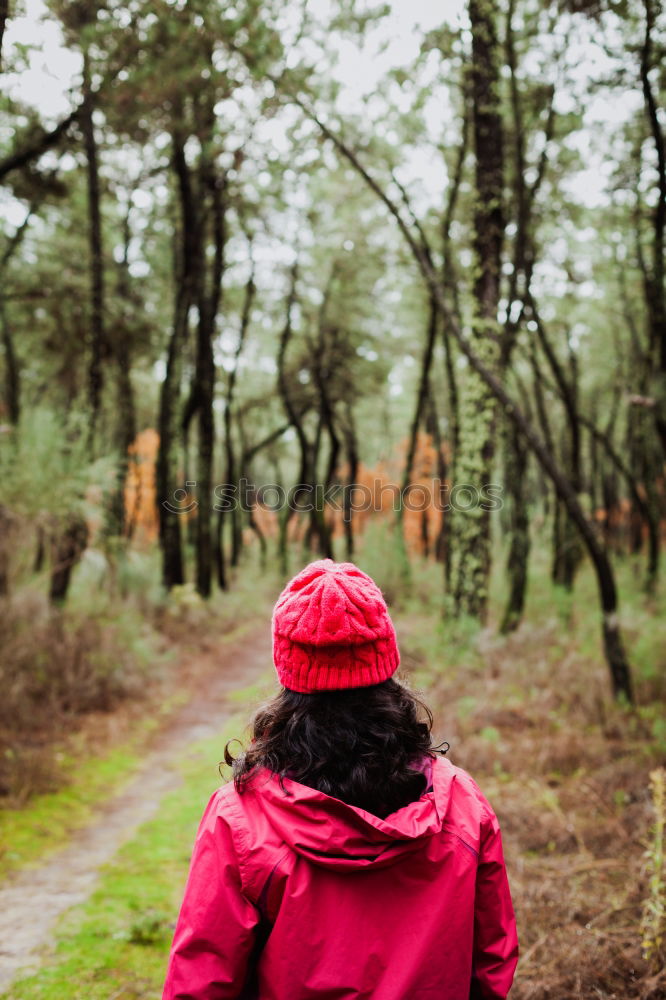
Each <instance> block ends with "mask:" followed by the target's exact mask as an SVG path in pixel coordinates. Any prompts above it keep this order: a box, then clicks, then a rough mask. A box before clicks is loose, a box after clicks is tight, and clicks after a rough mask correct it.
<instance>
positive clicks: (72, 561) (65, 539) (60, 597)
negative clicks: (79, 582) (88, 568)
mask: <svg viewBox="0 0 666 1000" xmlns="http://www.w3.org/2000/svg"><path fill="white" fill-rule="evenodd" d="M87 544H88V525H87V524H86V522H85V521H84V519H83V518H82V517H80V516H74V517H72V518H70V520H69V523H68V524H67V525H66V527H65V528H64V530H63V531H62V532H61V534H60V535H59V536H58V538H57V541H56V545H55V551H54V560H53V570H52V572H51V586H50V589H49V596H50V599H51V601H52V603H54V604H62V603H64V601H65V599H66V597H67V591H68V590H69V583H70V580H71V576H72V570H73V569H74V567H75V566H76V564H77V562H78V561H79V559H80V558H81V556H82V554H83V551H84V549H85V547H86V545H87Z"/></svg>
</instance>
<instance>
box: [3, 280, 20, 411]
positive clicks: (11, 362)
mask: <svg viewBox="0 0 666 1000" xmlns="http://www.w3.org/2000/svg"><path fill="white" fill-rule="evenodd" d="M0 325H1V326H2V346H3V348H4V352H5V400H6V404H7V416H8V417H9V422H10V423H11V424H14V426H16V425H17V424H18V422H19V418H20V416H21V383H20V376H19V367H18V360H17V357H16V351H15V350H14V338H13V336H12V332H11V329H10V327H9V320H8V319H7V313H6V310H5V303H4V301H3V299H2V297H1V292H0Z"/></svg>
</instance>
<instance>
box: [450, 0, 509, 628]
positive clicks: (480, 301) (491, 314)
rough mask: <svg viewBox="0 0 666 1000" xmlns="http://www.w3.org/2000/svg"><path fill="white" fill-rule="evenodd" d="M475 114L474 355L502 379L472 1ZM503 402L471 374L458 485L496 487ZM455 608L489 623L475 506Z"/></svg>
mask: <svg viewBox="0 0 666 1000" xmlns="http://www.w3.org/2000/svg"><path fill="white" fill-rule="evenodd" d="M469 16H470V21H471V26H472V67H471V78H472V107H473V132H474V153H475V158H476V205H475V212H474V252H475V258H476V268H477V279H476V281H475V285H474V299H475V302H474V313H475V314H474V319H473V323H472V331H471V336H470V344H471V349H472V350H473V351H474V353H475V355H476V356H477V357H479V359H480V360H481V361H482V363H483V364H484V366H485V367H486V368H487V369H488V370H489V371H491V372H493V373H494V374H497V373H498V371H499V350H498V335H499V326H498V322H497V308H498V303H499V295H500V272H501V250H502V238H503V232H504V217H503V211H502V195H503V170H504V163H503V152H502V150H503V135H502V117H501V108H500V94H499V87H500V72H499V60H498V43H497V35H496V29H495V21H496V17H497V11H496V5H495V2H494V0H470V3H469ZM496 408H497V406H496V400H495V397H494V395H493V393H492V391H491V390H490V389H489V387H488V386H487V384H486V383H485V382H484V380H483V379H482V378H480V377H479V375H478V373H477V372H476V371H474V370H470V369H468V371H467V372H466V373H465V381H464V385H463V391H462V395H461V400H460V443H459V450H458V455H457V457H456V480H457V484H459V485H460V486H469V487H471V488H472V489H475V490H480V489H481V487H482V486H484V485H485V484H487V483H488V482H490V479H491V474H492V467H493V457H494V438H495V423H496ZM455 524H456V539H455V545H456V550H455V580H454V606H455V609H456V612H457V613H458V614H464V615H470V616H472V617H474V618H478V619H480V620H481V621H484V620H485V617H486V611H487V604H488V578H489V575H490V555H491V553H490V545H491V539H490V513H489V511H487V510H483V509H482V508H481V506H480V505H478V504H477V505H475V506H473V507H472V508H471V509H470V510H468V511H466V512H464V513H462V512H457V517H456V519H455Z"/></svg>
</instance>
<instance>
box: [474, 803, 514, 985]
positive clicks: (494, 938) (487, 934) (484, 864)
mask: <svg viewBox="0 0 666 1000" xmlns="http://www.w3.org/2000/svg"><path fill="white" fill-rule="evenodd" d="M486 806H487V809H488V815H487V816H486V820H485V822H484V827H483V831H482V839H481V849H480V854H479V863H478V868H477V876H476V892H475V899H474V952H473V958H472V985H471V990H470V1000H505V997H506V996H507V994H508V992H509V990H510V989H511V983H512V982H513V975H514V972H515V970H516V965H517V964H518V935H517V933H516V919H515V917H514V913H513V905H512V903H511V893H510V892H509V882H508V879H507V875H506V867H505V865H504V855H503V853H502V838H501V835H500V829H499V823H498V822H497V817H496V816H495V814H494V812H493V811H492V809H491V808H490V806H489V805H488V804H487V803H486Z"/></svg>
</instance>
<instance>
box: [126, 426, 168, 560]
mask: <svg viewBox="0 0 666 1000" xmlns="http://www.w3.org/2000/svg"><path fill="white" fill-rule="evenodd" d="M159 446H160V436H159V434H158V433H157V431H155V430H153V429H152V427H149V428H148V429H147V430H145V431H141V433H140V434H137V436H136V438H135V440H134V443H133V444H132V445H130V447H129V450H128V453H129V458H130V461H129V465H128V468H127V479H126V480H125V523H126V525H127V526H128V534H130V535H131V536H132V538H134V539H135V540H136V541H137V542H138V543H139V544H140V545H150V544H152V543H153V542H155V541H156V540H157V535H158V531H159V519H158V513H157V497H156V488H155V462H156V461H157V451H158V449H159Z"/></svg>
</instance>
